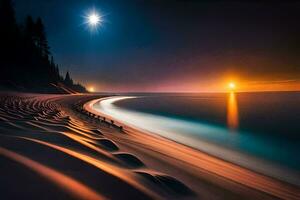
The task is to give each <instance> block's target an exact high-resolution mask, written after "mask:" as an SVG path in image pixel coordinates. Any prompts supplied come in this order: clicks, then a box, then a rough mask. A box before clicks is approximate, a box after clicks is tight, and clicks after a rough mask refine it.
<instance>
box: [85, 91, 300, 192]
mask: <svg viewBox="0 0 300 200" xmlns="http://www.w3.org/2000/svg"><path fill="white" fill-rule="evenodd" d="M132 98H139V97H132V96H120V97H107V98H103V99H101V100H100V101H95V102H93V104H92V105H91V104H90V107H92V108H93V109H94V110H96V111H97V112H98V113H103V114H105V115H107V116H110V117H112V118H113V119H116V120H118V121H120V122H122V123H124V124H126V125H128V126H131V127H133V128H135V129H137V130H140V131H146V132H150V133H153V134H157V135H160V136H163V137H165V138H168V139H171V140H173V141H176V142H179V143H181V144H185V145H187V146H190V147H193V148H196V149H198V150H201V151H203V152H206V153H208V154H210V155H213V156H216V157H218V158H222V159H224V160H227V161H229V162H232V163H236V164H238V165H240V166H243V167H246V168H249V169H252V170H254V171H257V172H260V173H263V174H266V175H269V176H271V177H275V178H278V179H280V180H284V181H287V182H290V183H293V184H295V185H298V186H300V181H299V180H300V179H299V178H300V177H299V174H298V173H297V172H294V171H289V170H287V169H285V168H284V167H281V166H277V165H274V163H272V162H269V161H266V160H263V159H260V158H257V157H254V156H251V155H248V154H244V153H242V152H238V151H235V150H231V149H228V148H226V147H222V146H220V145H217V144H214V143H211V142H207V141H205V139H202V138H210V137H212V136H213V135H215V136H216V137H217V136H218V135H220V136H222V135H223V136H224V135H226V134H228V130H226V129H224V128H220V127H215V126H211V125H207V124H203V123H199V122H191V121H187V120H182V119H176V118H169V117H164V116H159V115H153V114H149V113H142V112H137V111H133V110H128V109H124V108H120V107H117V106H115V105H114V103H116V102H118V101H121V100H125V99H132ZM187 130H188V132H189V133H188V134H187V133H186V132H187ZM199 136H200V137H201V139H200V138H199ZM224 138H226V137H224ZM223 142H224V143H226V140H224V141H223Z"/></svg>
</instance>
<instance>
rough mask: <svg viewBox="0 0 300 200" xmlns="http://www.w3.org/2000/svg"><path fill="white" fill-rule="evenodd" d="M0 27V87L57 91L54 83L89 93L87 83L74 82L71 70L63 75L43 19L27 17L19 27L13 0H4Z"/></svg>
mask: <svg viewBox="0 0 300 200" xmlns="http://www.w3.org/2000/svg"><path fill="white" fill-rule="evenodd" d="M0 26H1V27H0V86H4V87H6V88H14V89H18V90H31V91H35V92H57V88H56V87H55V86H54V85H59V84H65V85H67V86H68V87H70V88H72V89H73V90H77V89H80V90H81V92H85V88H84V87H83V86H81V85H80V84H76V85H75V84H74V83H73V80H72V78H71V77H70V74H69V72H68V73H67V74H66V77H65V79H64V78H63V77H62V76H61V75H60V73H59V67H58V65H57V64H55V61H54V58H53V56H51V57H50V55H51V54H50V51H49V49H50V47H49V45H48V41H47V38H46V32H45V27H44V24H43V22H42V19H41V18H38V19H37V20H36V21H35V20H34V19H33V18H32V17H31V16H27V17H26V19H25V23H24V25H23V26H18V25H17V23H16V19H15V13H14V8H13V4H12V1H11V0H0ZM49 57H50V60H49ZM75 88H76V89H75Z"/></svg>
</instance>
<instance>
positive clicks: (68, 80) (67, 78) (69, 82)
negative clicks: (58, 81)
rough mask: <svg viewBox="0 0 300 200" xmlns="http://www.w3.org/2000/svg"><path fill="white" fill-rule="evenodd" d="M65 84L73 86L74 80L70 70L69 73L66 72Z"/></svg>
mask: <svg viewBox="0 0 300 200" xmlns="http://www.w3.org/2000/svg"><path fill="white" fill-rule="evenodd" d="M65 84H66V85H67V86H72V85H73V80H72V79H71V77H70V74H69V71H67V73H66V77H65Z"/></svg>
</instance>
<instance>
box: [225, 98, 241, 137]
mask: <svg viewBox="0 0 300 200" xmlns="http://www.w3.org/2000/svg"><path fill="white" fill-rule="evenodd" d="M227 125H228V128H230V129H231V130H232V131H234V132H235V130H237V129H238V126H239V110H238V102H237V99H236V96H235V93H234V92H230V93H229V95H228V103H227Z"/></svg>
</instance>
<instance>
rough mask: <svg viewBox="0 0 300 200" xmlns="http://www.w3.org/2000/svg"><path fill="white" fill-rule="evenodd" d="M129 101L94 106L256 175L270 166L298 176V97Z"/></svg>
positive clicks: (277, 94) (233, 95)
mask: <svg viewBox="0 0 300 200" xmlns="http://www.w3.org/2000/svg"><path fill="white" fill-rule="evenodd" d="M131 96H133V97H134V98H124V99H120V100H118V101H115V102H113V103H112V105H110V106H109V107H107V106H106V105H104V104H103V105H100V104H99V105H95V106H96V109H100V110H101V109H102V110H104V111H105V112H106V113H107V114H109V115H113V116H114V117H116V118H118V117H119V118H120V119H121V120H124V121H125V122H126V123H129V124H131V125H135V126H136V127H138V128H141V129H144V130H147V131H150V132H153V133H157V134H160V135H162V136H164V137H167V138H169V139H172V140H175V141H177V142H180V143H183V144H185V145H188V146H191V147H193V148H197V149H200V150H203V151H206V152H208V153H211V154H212V155H214V156H218V157H221V158H223V159H225V160H229V161H232V162H237V163H239V164H241V165H245V166H248V165H251V166H253V167H254V168H255V167H257V168H258V171H260V169H266V168H268V169H267V170H269V169H273V168H272V164H276V165H277V166H280V167H283V168H284V169H288V170H289V169H290V170H295V171H296V172H299V171H300V156H299V153H300V92H261V93H229V94H143V95H141V94H138V95H131ZM102 107H103V108H102ZM219 147H220V148H219ZM242 155H243V156H242ZM264 161H267V164H266V163H264ZM249 163H250V164H249ZM261 163H264V164H263V165H262V166H259V165H260V164H261ZM266 166H268V167H266ZM274 173H275V172H274ZM278 173H279V174H280V171H279V172H278Z"/></svg>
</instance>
